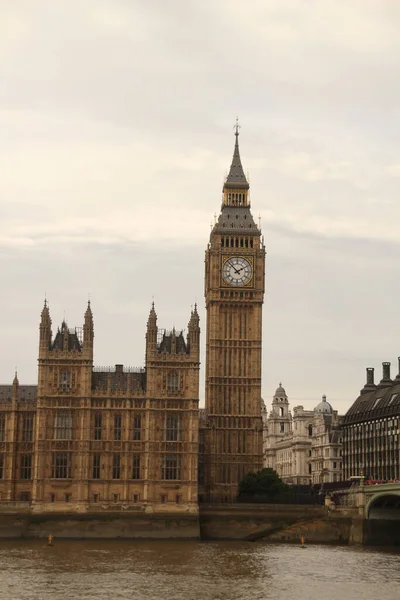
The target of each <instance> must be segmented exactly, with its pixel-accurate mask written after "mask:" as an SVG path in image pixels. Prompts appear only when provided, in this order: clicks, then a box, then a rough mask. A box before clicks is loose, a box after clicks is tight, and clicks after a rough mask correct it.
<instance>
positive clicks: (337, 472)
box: [264, 384, 342, 485]
mask: <svg viewBox="0 0 400 600" xmlns="http://www.w3.org/2000/svg"><path fill="white" fill-rule="evenodd" d="M264 464H265V466H266V467H271V468H272V469H274V470H275V471H276V472H277V473H278V475H279V476H280V477H282V479H283V480H284V481H285V482H286V483H292V484H297V485H306V484H309V483H324V482H326V483H327V482H331V481H340V479H341V467H342V464H341V442H340V431H339V418H338V414H337V411H334V410H333V409H332V406H331V405H330V404H329V403H328V402H327V401H326V396H323V397H322V401H321V402H320V403H319V404H318V405H317V406H316V407H315V409H314V410H304V407H303V406H295V407H294V408H293V416H292V413H291V411H290V410H289V400H288V397H287V394H286V391H285V389H284V388H283V387H282V384H279V387H278V388H277V390H276V392H275V394H274V397H273V401H272V409H271V412H270V414H269V416H268V418H267V426H266V433H265V437H264Z"/></svg>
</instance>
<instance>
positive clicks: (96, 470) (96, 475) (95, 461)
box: [93, 454, 101, 479]
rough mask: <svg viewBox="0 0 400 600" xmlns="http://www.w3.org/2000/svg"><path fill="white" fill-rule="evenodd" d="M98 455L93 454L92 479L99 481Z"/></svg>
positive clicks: (99, 457) (99, 458)
mask: <svg viewBox="0 0 400 600" xmlns="http://www.w3.org/2000/svg"><path fill="white" fill-rule="evenodd" d="M100 460H101V456H100V454H93V479H100Z"/></svg>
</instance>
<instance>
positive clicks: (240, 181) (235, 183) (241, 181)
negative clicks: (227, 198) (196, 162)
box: [224, 119, 250, 190]
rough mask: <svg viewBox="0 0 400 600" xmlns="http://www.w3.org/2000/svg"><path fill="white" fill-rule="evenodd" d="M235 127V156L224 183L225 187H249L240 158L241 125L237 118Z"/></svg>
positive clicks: (246, 188)
mask: <svg viewBox="0 0 400 600" xmlns="http://www.w3.org/2000/svg"><path fill="white" fill-rule="evenodd" d="M234 129H235V148H234V150H233V158H232V164H231V168H230V170H229V174H228V177H227V178H226V181H225V183H224V189H242V190H243V189H244V190H248V189H249V187H250V186H249V184H248V182H247V179H246V176H245V174H244V171H243V167H242V161H241V160H240V153H239V129H240V125H239V122H238V119H236V125H235V127H234Z"/></svg>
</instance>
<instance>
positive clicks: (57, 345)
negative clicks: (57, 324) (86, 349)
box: [51, 322, 82, 352]
mask: <svg viewBox="0 0 400 600" xmlns="http://www.w3.org/2000/svg"><path fill="white" fill-rule="evenodd" d="M66 334H67V335H68V351H69V352H71V351H72V350H78V352H80V351H81V350H82V347H81V343H80V341H79V338H78V334H77V333H76V330H75V331H74V330H71V329H68V328H67V325H66V323H65V322H63V324H62V325H61V330H60V329H58V331H57V333H56V337H55V338H54V342H53V343H52V345H51V349H52V350H64V336H65V335H66Z"/></svg>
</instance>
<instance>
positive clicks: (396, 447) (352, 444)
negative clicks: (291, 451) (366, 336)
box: [343, 358, 400, 480]
mask: <svg viewBox="0 0 400 600" xmlns="http://www.w3.org/2000/svg"><path fill="white" fill-rule="evenodd" d="M382 367H383V369H382V370H383V372H382V379H381V381H380V382H379V383H378V384H377V385H376V384H375V383H374V369H373V368H367V381H366V384H365V385H364V387H363V389H362V390H361V392H360V395H359V397H358V398H357V400H356V401H355V402H354V404H353V405H352V406H351V407H350V409H349V410H348V411H347V413H346V416H345V417H344V421H343V462H344V476H345V477H346V478H348V477H352V476H358V475H364V476H365V477H367V478H372V479H378V480H379V479H381V480H390V479H400V439H399V428H400V358H399V373H398V375H397V376H396V378H395V379H393V380H392V379H391V377H390V363H389V362H384V363H382Z"/></svg>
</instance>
